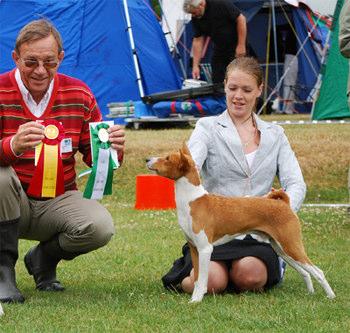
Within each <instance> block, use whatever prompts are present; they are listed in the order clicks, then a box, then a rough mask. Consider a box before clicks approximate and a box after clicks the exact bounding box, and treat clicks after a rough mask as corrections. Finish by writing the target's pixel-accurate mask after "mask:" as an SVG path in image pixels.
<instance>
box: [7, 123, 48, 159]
mask: <svg viewBox="0 0 350 333" xmlns="http://www.w3.org/2000/svg"><path fill="white" fill-rule="evenodd" d="M44 130H45V126H43V125H41V124H40V123H38V122H35V121H30V122H28V123H25V124H23V125H21V126H19V127H18V130H17V133H16V134H15V135H14V137H13V139H12V150H13V152H14V153H15V154H16V155H21V154H22V153H24V152H25V151H26V150H30V149H34V148H35V147H36V146H37V145H39V144H40V143H41V141H42V140H43V139H44V137H45V135H44Z"/></svg>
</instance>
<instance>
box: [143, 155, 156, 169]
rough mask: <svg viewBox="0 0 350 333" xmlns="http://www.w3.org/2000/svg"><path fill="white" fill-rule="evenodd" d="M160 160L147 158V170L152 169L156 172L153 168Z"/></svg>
mask: <svg viewBox="0 0 350 333" xmlns="http://www.w3.org/2000/svg"><path fill="white" fill-rule="evenodd" d="M158 158H159V157H150V158H147V159H146V165H147V168H148V169H150V170H155V169H154V168H153V164H154V163H156V162H157V161H158Z"/></svg>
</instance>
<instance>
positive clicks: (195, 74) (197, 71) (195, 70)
mask: <svg viewBox="0 0 350 333" xmlns="http://www.w3.org/2000/svg"><path fill="white" fill-rule="evenodd" d="M192 78H194V79H195V80H198V79H199V78H200V68H199V66H198V65H197V66H196V65H194V66H193V68H192Z"/></svg>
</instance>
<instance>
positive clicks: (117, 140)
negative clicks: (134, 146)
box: [108, 125, 125, 152]
mask: <svg viewBox="0 0 350 333" xmlns="http://www.w3.org/2000/svg"><path fill="white" fill-rule="evenodd" d="M108 133H109V142H110V143H111V147H112V148H113V149H115V150H116V151H118V152H123V151H124V144H125V132H124V129H123V127H121V126H119V125H113V126H111V127H110V128H108Z"/></svg>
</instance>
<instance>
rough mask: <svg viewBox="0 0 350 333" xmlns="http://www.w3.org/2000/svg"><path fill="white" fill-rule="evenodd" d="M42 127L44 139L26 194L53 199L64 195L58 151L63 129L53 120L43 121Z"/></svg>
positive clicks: (61, 167)
mask: <svg viewBox="0 0 350 333" xmlns="http://www.w3.org/2000/svg"><path fill="white" fill-rule="evenodd" d="M43 125H44V126H45V138H44V139H43V142H42V145H41V150H40V155H39V160H38V164H37V166H36V169H35V171H34V175H33V178H32V180H31V182H30V185H29V188H28V190H27V194H28V195H30V196H32V197H36V198H41V197H42V198H55V197H57V196H59V195H61V194H63V193H64V172H63V164H62V159H61V151H60V143H61V141H62V139H63V138H64V129H63V126H62V125H61V123H59V122H58V121H56V120H53V119H49V120H46V121H44V122H43Z"/></svg>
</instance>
